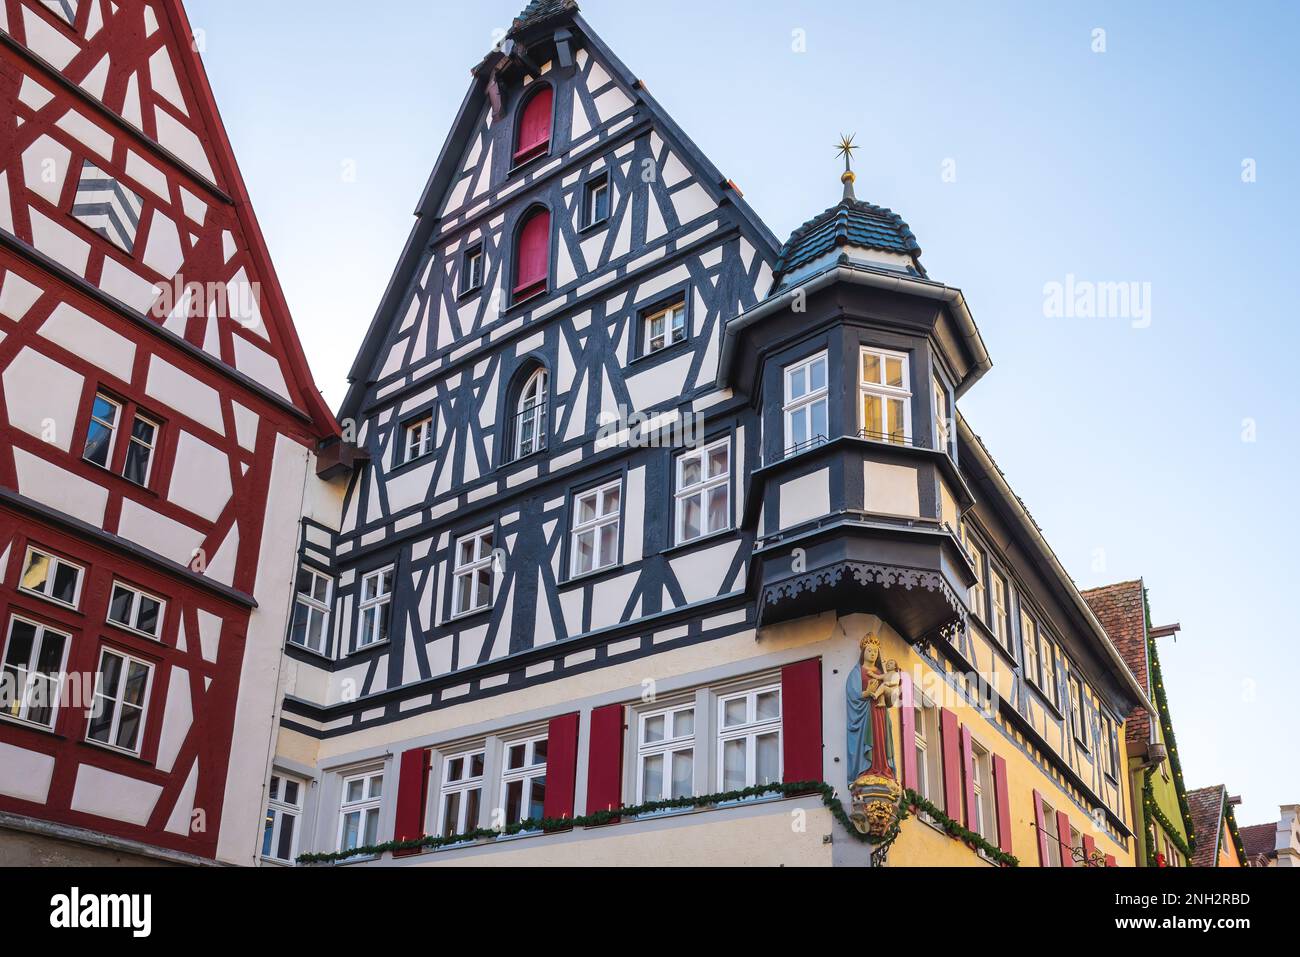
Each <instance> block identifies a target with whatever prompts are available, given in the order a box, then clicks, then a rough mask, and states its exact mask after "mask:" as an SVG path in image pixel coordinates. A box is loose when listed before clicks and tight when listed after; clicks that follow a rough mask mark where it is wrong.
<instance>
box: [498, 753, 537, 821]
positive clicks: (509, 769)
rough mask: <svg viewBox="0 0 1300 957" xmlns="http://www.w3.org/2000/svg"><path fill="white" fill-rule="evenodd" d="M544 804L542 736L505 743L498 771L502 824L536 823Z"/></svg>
mask: <svg viewBox="0 0 1300 957" xmlns="http://www.w3.org/2000/svg"><path fill="white" fill-rule="evenodd" d="M545 804H546V735H541V736H540V737H534V738H527V739H525V740H522V741H508V742H506V745H505V760H504V761H503V763H502V771H501V807H502V808H503V809H504V810H505V825H506V827H509V826H510V825H512V824H518V823H519V822H520V821H527V820H534V821H540V820H541V819H542V817H543V808H544V807H545Z"/></svg>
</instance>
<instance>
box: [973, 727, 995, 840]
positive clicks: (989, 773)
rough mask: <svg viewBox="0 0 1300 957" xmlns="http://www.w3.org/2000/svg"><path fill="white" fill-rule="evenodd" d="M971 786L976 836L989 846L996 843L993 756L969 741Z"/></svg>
mask: <svg viewBox="0 0 1300 957" xmlns="http://www.w3.org/2000/svg"><path fill="white" fill-rule="evenodd" d="M971 786H972V788H973V789H974V791H975V816H976V821H975V826H974V827H972V828H971V830H972V831H974V832H975V833H976V834H978V835H979V836H980V837H982V838H984V840H986V841H988V842H989V843H990V844H993V845H996V844H997V843H998V814H997V807H996V804H995V801H994V793H993V755H992V753H991V752H990V751H989V750H988V748H986V747H984V746H983V745H982V744H980V743H979V742H978V741H975V740H974V739H972V740H971Z"/></svg>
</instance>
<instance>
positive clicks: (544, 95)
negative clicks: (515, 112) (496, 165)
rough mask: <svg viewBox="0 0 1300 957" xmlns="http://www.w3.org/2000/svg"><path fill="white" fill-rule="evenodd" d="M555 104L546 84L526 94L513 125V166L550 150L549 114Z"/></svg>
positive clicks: (551, 90)
mask: <svg viewBox="0 0 1300 957" xmlns="http://www.w3.org/2000/svg"><path fill="white" fill-rule="evenodd" d="M554 104H555V90H553V89H552V88H551V86H550V84H548V83H543V84H541V85H540V86H538V88H537V90H536V91H535V92H532V93H530V94H528V97H527V99H526V100H524V103H523V106H522V107H520V109H519V119H518V121H517V123H516V125H515V152H514V163H515V166H521V165H523V164H524V163H527V162H528V161H529V160H531V159H535V158H536V157H538V156H542V155H544V154H546V153H548V152H550V149H551V114H552V112H553V107H554Z"/></svg>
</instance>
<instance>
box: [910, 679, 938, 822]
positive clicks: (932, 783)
mask: <svg viewBox="0 0 1300 957" xmlns="http://www.w3.org/2000/svg"><path fill="white" fill-rule="evenodd" d="M912 707H913V717H912V725H913V738H914V741H913V745H914V747H915V748H916V783H917V788H916V790H917V793H918V794H920V795H921V797H923V798H925V799H926V800H927V801H929V802H930V803H931V804H933V805H934V806H935V807H937V808H943V806H944V796H943V749H942V744H941V742H940V739H939V735H940V731H939V709H938V708H936V707H935V706H934V703H933V702H932V701H929V700H928V699H925V698H922V697H920V696H919V695H918V696H917V698H916V700H915V701H914V702H913V705H912ZM921 819H922V820H924V821H927V822H929V823H934V821H933V819H932V818H931V817H930V815H929V814H927V813H926V812H924V811H922V812H921Z"/></svg>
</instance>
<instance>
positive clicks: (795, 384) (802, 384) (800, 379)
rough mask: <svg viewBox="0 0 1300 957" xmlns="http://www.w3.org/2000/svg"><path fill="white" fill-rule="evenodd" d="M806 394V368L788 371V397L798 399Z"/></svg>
mask: <svg viewBox="0 0 1300 957" xmlns="http://www.w3.org/2000/svg"><path fill="white" fill-rule="evenodd" d="M807 394H808V370H807V369H806V368H804V367H800V368H798V369H795V370H794V371H793V372H791V373H790V398H792V399H798V398H800V397H801V396H804V395H807Z"/></svg>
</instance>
